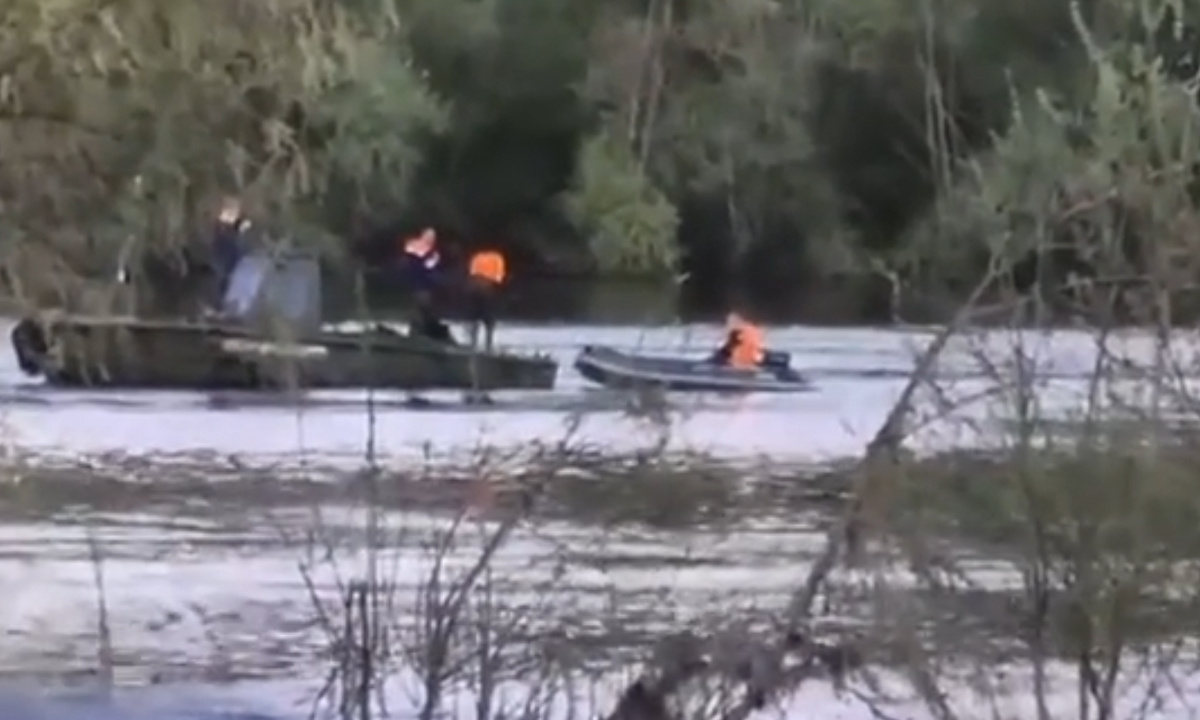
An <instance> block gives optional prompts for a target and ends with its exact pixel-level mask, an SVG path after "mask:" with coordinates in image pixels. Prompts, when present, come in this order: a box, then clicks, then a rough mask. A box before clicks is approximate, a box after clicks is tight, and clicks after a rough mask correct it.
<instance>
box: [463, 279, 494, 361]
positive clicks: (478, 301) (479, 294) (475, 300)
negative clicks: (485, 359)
mask: <svg viewBox="0 0 1200 720" xmlns="http://www.w3.org/2000/svg"><path fill="white" fill-rule="evenodd" d="M498 300H499V288H497V287H496V285H495V283H492V282H488V281H487V280H483V279H481V278H472V279H471V282H470V283H469V284H468V286H467V320H468V321H469V322H470V324H471V331H470V332H471V347H474V348H478V347H479V333H480V331H481V330H482V331H483V347H484V350H485V351H487V352H491V351H492V347H493V339H494V338H495V335H496V303H497V301H498Z"/></svg>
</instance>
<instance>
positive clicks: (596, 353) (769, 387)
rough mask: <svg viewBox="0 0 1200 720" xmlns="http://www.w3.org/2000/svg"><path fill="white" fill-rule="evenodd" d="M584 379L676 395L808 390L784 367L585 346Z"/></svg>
mask: <svg viewBox="0 0 1200 720" xmlns="http://www.w3.org/2000/svg"><path fill="white" fill-rule="evenodd" d="M575 369H576V370H577V371H578V372H579V374H580V375H582V376H583V377H584V378H586V379H588V380H590V381H591V382H594V383H596V384H598V385H603V386H605V387H609V388H620V389H641V388H660V389H665V390H672V391H680V392H721V393H748V392H770V393H794V392H804V391H807V390H811V389H812V385H811V383H810V382H809V381H808V380H807V379H806V378H804V377H803V376H802V375H800V374H799V373H797V372H796V371H794V370H791V369H790V368H788V367H786V366H785V365H783V366H779V367H763V368H759V369H755V370H745V369H738V368H731V367H726V366H721V365H716V364H714V363H710V362H707V361H704V360H692V359H685V358H668V357H652V356H646V355H631V354H628V353H623V352H621V351H619V350H614V349H612V348H607V347H601V346H587V347H584V348H583V350H582V351H581V352H580V353H579V356H578V358H576V360H575Z"/></svg>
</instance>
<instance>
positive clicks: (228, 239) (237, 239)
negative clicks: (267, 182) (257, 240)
mask: <svg viewBox="0 0 1200 720" xmlns="http://www.w3.org/2000/svg"><path fill="white" fill-rule="evenodd" d="M249 229H250V220H249V219H247V218H246V216H245V215H244V214H243V213H242V203H241V201H239V200H238V199H237V198H232V197H231V198H226V199H225V201H224V202H223V203H222V204H221V211H220V213H218V215H217V222H216V225H215V226H214V228H213V236H212V260H211V262H212V266H213V271H214V272H215V273H216V276H217V283H216V286H217V307H220V304H221V302H222V301H223V300H224V298H225V292H226V291H227V290H228V289H229V281H230V280H231V279H232V278H233V271H234V270H235V269H236V268H237V266H238V263H239V262H241V260H242V258H243V257H245V255H246V251H247V248H246V232H247V231H248V230H249Z"/></svg>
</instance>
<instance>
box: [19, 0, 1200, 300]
mask: <svg viewBox="0 0 1200 720" xmlns="http://www.w3.org/2000/svg"><path fill="white" fill-rule="evenodd" d="M1197 13H1200V8H1197V4H1196V2H1194V1H1192V0H1122V1H1120V2H1118V1H1117V0H1074V1H1072V0H1008V1H1007V2H985V1H984V0H959V1H958V2H953V1H952V0H857V1H856V2H844V1H835V0H604V1H603V2H602V1H601V0H574V1H573V2H562V0H253V1H250V0H210V1H209V2H204V3H164V2H160V1H158V0H53V1H52V0H10V1H9V2H6V3H4V4H3V5H2V6H0V20H2V22H0V147H2V151H3V162H0V230H2V232H3V244H2V247H3V257H2V261H3V267H4V269H5V277H6V279H7V282H8V283H9V285H10V286H11V287H13V288H14V289H15V290H16V291H17V292H18V294H21V295H23V296H25V297H38V298H43V297H48V296H49V295H51V294H53V293H60V292H62V289H63V288H64V287H66V286H69V287H70V288H73V289H74V290H79V288H83V287H85V286H86V287H90V288H91V291H93V292H101V291H100V290H98V288H103V287H106V285H105V283H106V282H108V281H107V279H106V278H108V276H109V274H110V273H109V270H108V268H109V266H110V265H111V264H112V263H113V262H114V261H113V258H114V257H118V256H122V257H123V256H128V255H131V254H132V255H138V254H146V253H156V254H158V255H163V254H164V252H166V251H169V250H171V249H173V248H178V247H180V246H181V245H183V244H184V243H186V242H187V239H188V238H190V237H192V236H193V235H194V234H195V233H196V232H197V230H198V228H201V227H202V226H203V225H204V223H205V222H207V214H208V213H211V209H212V206H213V203H214V202H215V198H217V197H218V196H220V195H221V194H224V193H228V192H237V193H239V194H241V195H242V196H243V197H245V198H246V199H247V202H248V203H249V204H250V205H251V207H253V208H254V209H255V211H256V215H257V216H258V217H259V218H261V219H262V220H263V221H265V222H266V223H267V224H268V225H269V226H270V229H271V230H273V231H274V232H275V233H277V234H278V235H280V236H284V235H286V236H287V237H289V238H291V239H292V241H293V242H296V243H299V244H303V245H306V246H312V247H316V248H320V249H321V250H322V252H325V253H327V254H328V255H329V257H330V258H333V259H343V260H344V259H346V258H353V257H365V258H368V259H371V258H372V257H373V254H372V253H371V252H369V246H370V240H371V239H372V238H375V239H378V238H380V237H388V236H389V235H390V234H392V233H394V232H396V231H397V229H398V228H402V227H405V226H410V225H413V224H435V225H436V226H438V227H439V228H441V229H442V231H443V235H444V236H446V237H448V238H450V239H452V240H454V241H455V242H456V243H458V244H461V245H462V246H464V247H470V246H471V245H473V244H477V243H482V242H488V243H499V244H500V245H501V246H502V247H504V248H505V249H506V250H507V251H508V253H509V254H510V256H511V257H512V259H513V263H514V265H516V266H517V267H518V268H520V269H521V270H522V271H523V272H524V273H525V274H527V275H528V274H535V273H558V274H562V273H570V274H581V275H597V274H609V275H616V274H621V275H648V276H658V277H663V278H678V277H681V276H686V277H688V278H690V279H691V283H690V285H691V286H693V287H698V288H701V289H702V290H704V291H705V292H706V294H707V295H709V296H710V297H709V299H710V300H713V301H714V302H718V303H719V302H724V301H725V300H727V298H726V297H725V295H727V294H730V293H738V292H749V291H750V290H753V291H756V292H757V293H758V294H759V295H760V296H763V295H766V296H772V297H776V298H778V297H782V296H785V295H787V294H789V293H793V292H795V291H796V290H797V289H799V288H804V287H808V286H812V285H814V284H819V283H822V282H830V281H836V282H838V283H840V284H842V285H845V286H850V287H854V288H860V289H861V294H862V295H863V297H864V298H875V299H877V300H878V299H879V298H882V300H879V302H878V303H875V304H874V305H872V308H870V310H871V311H872V312H877V313H883V312H885V310H884V309H881V308H882V305H886V304H887V303H886V302H885V301H886V300H887V298H888V297H889V296H890V289H891V285H892V284H893V282H897V283H899V286H901V287H902V288H903V291H904V293H905V294H909V293H912V294H921V295H928V296H930V297H935V296H939V297H949V298H954V297H956V296H957V295H960V294H961V293H963V292H965V289H966V288H967V287H968V286H970V285H971V284H972V283H973V282H974V280H975V278H977V277H978V276H979V275H980V274H982V273H983V272H984V271H985V269H986V267H987V266H988V263H989V259H990V258H991V257H993V256H994V255H996V254H997V253H999V254H1002V255H1004V256H1005V257H1008V258H1017V259H1020V260H1022V261H1023V262H1020V263H1018V264H1017V267H1016V271H1015V272H1014V274H1013V278H1014V287H1017V288H1019V289H1021V290H1022V291H1025V290H1028V289H1029V288H1031V287H1037V286H1038V282H1037V281H1038V280H1040V279H1044V278H1046V277H1051V276H1053V277H1056V278H1061V277H1067V276H1070V277H1072V278H1078V277H1089V278H1092V277H1096V276H1098V275H1102V274H1103V273H1104V272H1107V271H1105V270H1102V269H1101V268H1100V265H1102V264H1104V263H1102V262H1101V261H1100V260H1099V259H1098V258H1100V257H1101V256H1103V257H1106V258H1112V257H1120V258H1122V259H1123V262H1125V261H1127V262H1126V264H1135V265H1136V264H1137V263H1148V262H1151V261H1154V262H1160V263H1162V262H1166V263H1169V264H1170V265H1171V266H1172V267H1173V268H1175V269H1176V270H1177V271H1179V272H1181V273H1190V272H1191V269H1192V268H1191V264H1193V262H1194V261H1193V260H1192V259H1191V258H1192V257H1195V256H1196V254H1195V253H1190V252H1189V251H1190V250H1191V249H1192V247H1193V246H1194V244H1195V242H1196V241H1197V240H1196V238H1197V232H1196V223H1195V221H1196V214H1195V207H1194V197H1193V196H1194V194H1195V189H1196V188H1195V187H1194V185H1195V182H1194V178H1193V175H1194V170H1195V168H1194V156H1195V155H1196V148H1195V146H1196V138H1197V137H1200V135H1198V134H1197V132H1196V131H1197V130H1200V123H1198V122H1197V119H1198V117H1200V115H1198V113H1197V108H1196V104H1195V102H1196V101H1195V92H1194V91H1195V87H1194V84H1195V82H1196V72H1197V66H1196V61H1195V58H1194V52H1195V50H1196V47H1195V46H1196V43H1195V30H1194V27H1195V26H1194V23H1195V21H1196V18H1197ZM1113 248H1120V252H1119V253H1114V252H1109V251H1110V250H1112V249H1113ZM166 254H167V255H169V252H166ZM1134 260H1136V261H1137V263H1135V262H1134ZM1105 262H1107V261H1105ZM1110 269H1111V268H1110ZM1114 272H1115V271H1114ZM64 283H66V285H64ZM74 290H72V292H74ZM74 294H76V295H77V294H78V293H77V292H75V293H74ZM101 294H102V292H101ZM881 303H882V305H881Z"/></svg>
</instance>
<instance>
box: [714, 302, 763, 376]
mask: <svg viewBox="0 0 1200 720" xmlns="http://www.w3.org/2000/svg"><path fill="white" fill-rule="evenodd" d="M725 328H726V334H725V344H724V345H722V346H721V347H720V349H718V350H717V351H716V352H715V353H713V357H712V361H713V362H714V363H716V364H718V365H728V366H729V367H733V368H739V369H753V368H757V367H759V366H761V365H762V362H763V358H764V357H765V355H766V348H765V346H764V344H763V334H762V330H759V329H758V327H757V326H755V325H753V324H752V323H749V322H746V320H745V319H744V318H743V317H742V316H741V315H739V314H737V313H734V312H731V313H729V315H728V316H726V319H725Z"/></svg>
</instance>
